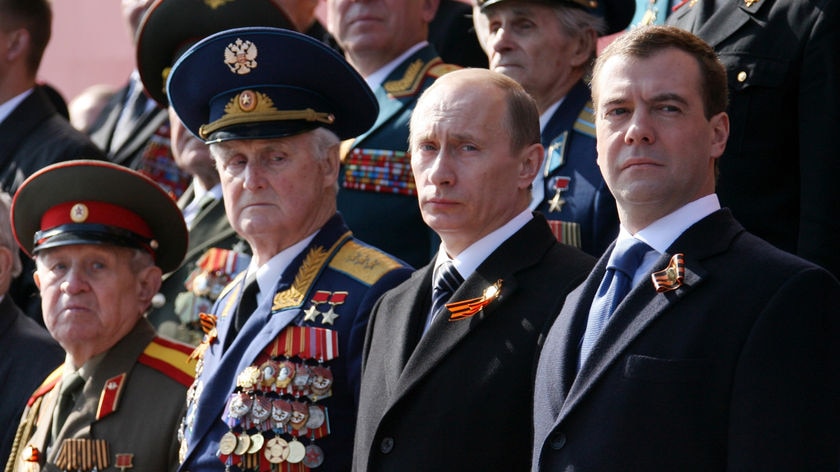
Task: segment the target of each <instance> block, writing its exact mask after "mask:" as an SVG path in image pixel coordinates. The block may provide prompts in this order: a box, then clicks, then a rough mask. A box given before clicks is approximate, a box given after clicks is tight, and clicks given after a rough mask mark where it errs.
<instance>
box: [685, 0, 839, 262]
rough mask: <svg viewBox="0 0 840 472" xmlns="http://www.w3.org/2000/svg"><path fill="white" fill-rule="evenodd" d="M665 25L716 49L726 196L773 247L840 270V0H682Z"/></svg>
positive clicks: (738, 214) (734, 209)
mask: <svg viewBox="0 0 840 472" xmlns="http://www.w3.org/2000/svg"><path fill="white" fill-rule="evenodd" d="M675 8H676V9H675V11H674V13H672V14H671V16H669V17H668V24H670V25H674V26H677V27H680V28H682V29H685V30H687V31H691V32H692V33H694V34H696V35H697V36H699V37H700V38H702V39H703V40H705V41H706V42H708V43H709V44H710V45H711V46H712V47H713V48H714V49H715V51H716V52H717V53H718V57H720V60H721V62H723V64H724V66H725V67H726V71H727V73H728V76H729V91H730V98H729V100H730V103H729V108H728V110H727V111H728V113H729V116H730V119H731V122H732V129H731V132H730V135H729V142H728V143H727V145H726V151H725V152H724V154H723V156H722V157H721V160H720V170H721V172H720V182H719V183H718V188H717V189H718V193H719V194H720V199H721V203H722V204H723V205H725V206H727V207H729V208H731V209H732V213H733V214H734V215H735V217H736V218H738V220H739V221H741V222H742V223H743V224H744V227H746V229H747V230H748V231H750V232H752V233H755V234H756V235H757V236H759V237H761V238H763V239H766V240H767V241H768V242H770V243H772V244H773V245H775V246H776V247H778V248H780V249H783V250H785V251H788V252H792V253H794V254H797V255H799V256H801V257H804V258H805V259H808V260H810V261H813V262H816V263H817V264H819V265H821V266H823V267H825V268H826V269H828V270H829V271H831V272H832V273H833V274H834V276H835V277H840V186H838V185H837V182H838V181H839V180H840V166H838V164H837V163H838V162H840V147H838V146H837V142H836V134H837V130H838V129H840V113H838V112H837V110H838V109H840V47H839V46H838V44H840V2H838V1H837V0H805V1H801V0H737V1H735V0H733V1H713V0H699V1H689V2H685V1H683V2H680V3H679V4H677V6H676V7H675Z"/></svg>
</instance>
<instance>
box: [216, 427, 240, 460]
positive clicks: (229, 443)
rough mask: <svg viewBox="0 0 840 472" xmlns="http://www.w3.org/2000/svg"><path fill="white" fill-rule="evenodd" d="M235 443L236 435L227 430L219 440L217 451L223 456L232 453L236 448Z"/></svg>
mask: <svg viewBox="0 0 840 472" xmlns="http://www.w3.org/2000/svg"><path fill="white" fill-rule="evenodd" d="M236 443H237V440H236V435H235V434H233V433H232V432H230V431H228V432H227V433H225V435H224V436H222V439H221V440H220V441H219V452H220V453H221V454H222V455H225V456H227V455H229V454H232V453H233V451H234V450H235V449H236Z"/></svg>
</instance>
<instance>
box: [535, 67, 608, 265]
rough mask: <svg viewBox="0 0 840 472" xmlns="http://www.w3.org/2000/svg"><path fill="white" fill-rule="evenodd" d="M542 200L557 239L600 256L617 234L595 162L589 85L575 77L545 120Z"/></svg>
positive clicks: (603, 183) (593, 128) (605, 190)
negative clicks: (562, 97) (575, 80)
mask: <svg viewBox="0 0 840 472" xmlns="http://www.w3.org/2000/svg"><path fill="white" fill-rule="evenodd" d="M541 139H542V145H543V146H544V147H545V160H544V161H543V170H542V172H543V179H544V180H543V190H544V192H545V193H544V197H543V201H542V202H541V203H540V205H539V206H538V207H537V211H540V212H542V213H543V215H545V217H546V218H548V220H549V224H550V225H551V229H552V231H553V232H554V235H555V236H557V239H558V240H559V241H560V242H563V243H566V244H570V245H572V246H575V247H579V248H581V249H582V250H583V251H584V252H586V253H588V254H590V255H592V256H595V257H600V256H601V254H603V253H604V250H605V249H607V247H608V246H609V245H610V243H611V242H612V241H613V240H614V239H615V237H616V236H617V235H618V212H617V210H616V207H615V199H614V198H613V196H612V194H611V193H610V189H609V188H607V184H606V183H605V182H604V178H603V176H602V175H601V169H600V168H599V167H598V163H597V162H596V160H597V158H598V153H597V150H596V149H595V115H594V111H593V109H592V101H591V94H590V92H589V87H587V85H586V84H585V83H584V82H583V81H580V82H578V83H577V84H576V85H575V86H574V87H572V89H571V90H570V91H569V93H568V94H567V95H566V97H565V98H564V99H563V103H561V104H560V106H559V107H557V110H556V111H555V112H554V115H552V117H551V119H549V121H548V123H546V125H545V129H543V132H542V138H541Z"/></svg>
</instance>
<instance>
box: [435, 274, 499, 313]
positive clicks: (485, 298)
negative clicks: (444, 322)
mask: <svg viewBox="0 0 840 472" xmlns="http://www.w3.org/2000/svg"><path fill="white" fill-rule="evenodd" d="M500 293H502V279H499V280H497V281H496V283H494V284H493V285H491V286H489V287H487V288H486V289H484V294H483V295H482V296H480V297H478V298H471V299H469V300H463V301H460V302H452V303H447V304H446V308H447V309H448V310H449V312H450V313H451V315H450V316H449V321H458V320H462V319H464V318H469V317H471V316H473V315H475V314H476V313H478V312H479V311H481V310H482V308H484V307H486V306H487V305H489V304H490V302H492V301H493V300H495V299H497V298H499V294H500Z"/></svg>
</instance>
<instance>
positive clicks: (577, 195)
mask: <svg viewBox="0 0 840 472" xmlns="http://www.w3.org/2000/svg"><path fill="white" fill-rule="evenodd" d="M477 5H478V6H477V7H476V8H475V9H474V10H475V11H474V13H475V15H474V20H475V25H476V29H477V30H478V31H479V36H480V37H482V38H484V42H485V52H486V53H487V56H488V58H489V60H490V69H491V70H493V71H495V72H500V73H502V74H505V75H507V76H508V77H511V78H513V79H514V80H516V81H517V82H519V83H520V84H522V86H523V87H525V90H527V91H528V93H529V94H531V96H532V97H534V100H536V102H537V108H538V110H539V112H540V135H541V141H542V144H543V146H544V147H545V150H546V151H545V160H544V162H543V167H542V169H541V170H540V172H539V173H538V174H537V177H536V178H535V179H534V185H533V187H532V200H531V209H532V210H537V211H540V212H541V213H543V214H544V215H545V216H546V218H548V220H549V225H551V229H552V231H553V232H554V234H555V236H556V237H557V239H558V240H559V241H561V242H564V243H567V244H571V245H573V246H576V247H579V248H581V249H583V250H584V251H585V252H588V253H589V254H591V255H593V256H596V257H597V256H600V255H601V254H602V253H603V252H604V250H605V249H606V248H607V246H608V245H609V244H610V243H611V242H612V240H613V239H614V238H615V236H616V235H617V234H618V214H617V212H616V207H615V200H614V199H613V197H612V195H611V194H610V192H609V189H607V186H606V184H605V183H604V179H603V177H601V172H600V171H599V169H598V165H597V164H596V152H595V125H594V116H593V114H592V102H591V97H590V92H589V87H588V86H587V84H586V80H587V76H588V74H589V71H590V69H591V65H592V62H593V61H594V59H595V53H596V47H597V40H598V36H599V35H601V34H612V33H615V32H618V31H621V30H622V29H624V28H625V27H626V26H627V24H628V23H629V22H630V19H631V18H632V17H633V11H634V9H635V6H634V4H633V0H599V1H594V2H591V1H588V0H478V4H477Z"/></svg>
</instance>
